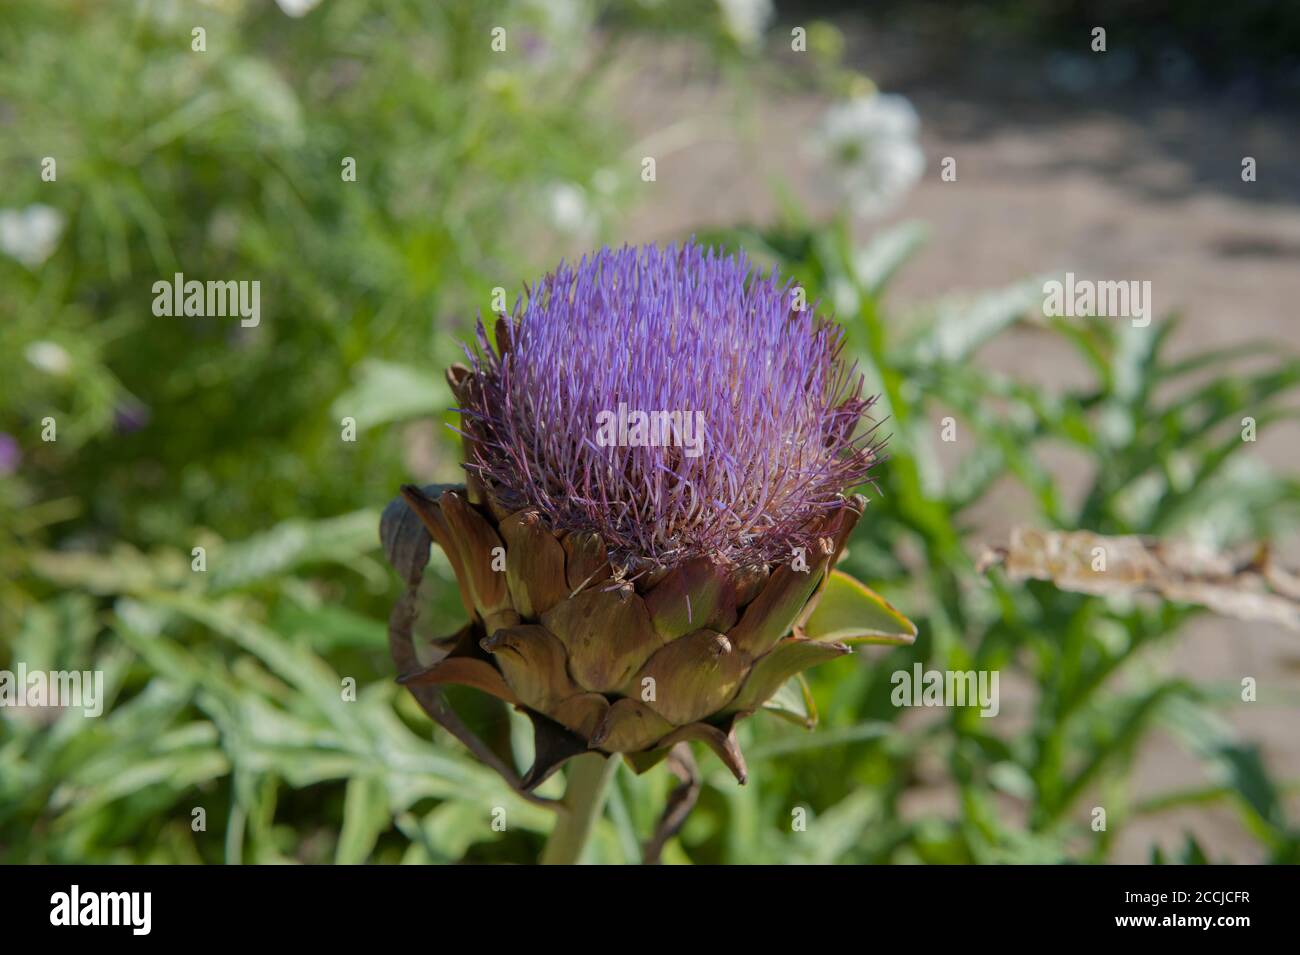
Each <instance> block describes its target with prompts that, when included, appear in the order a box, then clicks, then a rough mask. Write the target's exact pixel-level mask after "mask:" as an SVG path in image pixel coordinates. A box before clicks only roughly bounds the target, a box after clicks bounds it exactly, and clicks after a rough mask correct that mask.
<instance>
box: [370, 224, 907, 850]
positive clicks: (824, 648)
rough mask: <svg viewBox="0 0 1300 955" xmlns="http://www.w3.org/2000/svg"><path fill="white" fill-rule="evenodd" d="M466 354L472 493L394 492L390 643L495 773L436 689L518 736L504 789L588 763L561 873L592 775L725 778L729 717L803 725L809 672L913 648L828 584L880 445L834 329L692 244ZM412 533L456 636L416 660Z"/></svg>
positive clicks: (786, 290) (534, 313) (510, 323)
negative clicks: (521, 745)
mask: <svg viewBox="0 0 1300 955" xmlns="http://www.w3.org/2000/svg"><path fill="white" fill-rule="evenodd" d="M466 355H467V363H466V364H464V365H456V366H453V367H452V368H451V369H450V370H449V372H448V380H449V382H450V384H451V387H452V389H453V391H454V393H455V396H456V399H457V402H458V405H459V407H458V410H459V413H460V419H461V424H460V428H459V431H460V433H461V434H462V436H463V439H464V449H465V460H464V469H465V473H466V479H465V484H464V485H463V486H457V487H445V486H439V487H430V488H425V489H421V488H417V487H414V486H406V487H404V488H403V489H402V493H403V497H402V498H401V499H399V500H398V501H395V502H394V503H393V505H390V508H389V510H388V512H386V515H385V527H384V535H383V536H384V539H385V544H386V546H387V548H388V553H389V556H390V559H392V561H393V563H394V564H395V566H397V567H398V569H399V571H401V572H402V573H403V576H405V577H406V579H407V581H408V585H409V588H408V593H407V595H406V597H405V598H404V600H403V603H402V604H401V605H399V607H398V608H397V610H396V611H395V613H394V617H393V646H394V651H395V654H396V656H397V660H398V664H399V666H400V667H401V668H402V669H403V672H402V673H401V674H400V677H399V678H400V680H401V681H402V682H403V683H405V684H406V685H407V686H408V687H410V688H411V689H412V691H413V692H416V694H417V698H418V699H420V701H421V702H422V703H423V704H424V705H425V708H426V709H427V710H429V712H430V713H431V714H432V715H434V716H435V718H438V719H439V720H440V722H443V724H444V725H446V726H448V728H450V729H452V731H453V732H455V733H456V735H458V736H459V737H460V738H462V739H463V740H465V741H466V742H467V744H469V745H471V747H472V748H474V749H475V752H476V753H478V754H479V755H480V756H481V757H483V758H485V759H487V760H488V761H489V762H490V763H492V764H493V765H495V766H496V767H497V768H498V769H499V770H501V771H502V772H503V773H504V774H506V775H507V778H512V777H511V770H510V767H509V765H508V764H506V762H505V761H504V760H503V759H501V757H500V756H499V755H497V754H494V753H492V752H491V750H490V747H488V746H487V745H486V744H484V743H483V742H482V741H481V740H477V739H474V738H473V737H472V734H470V733H469V732H468V730H467V728H466V727H465V726H464V724H461V723H459V722H456V721H455V718H454V716H453V715H452V714H451V713H450V711H449V709H448V708H447V706H446V704H445V700H444V699H443V698H442V697H441V695H440V694H439V693H438V692H437V689H436V688H438V687H441V686H445V685H449V684H459V685H464V686H469V687H473V688H475V689H477V690H479V691H482V692H484V693H487V694H489V695H491V696H493V697H496V698H497V699H499V700H502V701H504V702H505V703H507V704H510V705H513V706H516V707H518V708H519V709H521V710H522V711H523V712H524V713H526V714H527V715H528V716H529V717H530V718H531V720H532V723H533V726H534V728H535V730H536V731H537V738H536V754H537V755H536V761H535V763H534V765H533V766H532V768H531V769H530V770H529V771H528V772H527V773H526V774H525V775H524V776H523V777H522V778H519V779H518V781H517V782H518V788H519V789H520V790H521V791H523V792H530V791H531V790H532V789H533V788H534V787H536V786H537V785H538V784H539V783H540V782H541V781H542V780H543V779H545V778H546V777H547V776H548V775H549V774H550V773H551V772H553V771H554V770H555V769H556V768H557V767H558V766H560V765H561V764H562V763H563V762H565V761H566V760H567V759H570V758H572V757H574V756H578V755H580V754H591V755H590V756H589V757H584V759H585V761H584V762H583V763H582V764H580V766H579V767H577V768H575V770H574V772H573V773H572V774H571V778H570V797H566V802H565V804H564V808H565V810H566V816H565V819H569V820H573V819H577V820H578V822H577V823H576V824H575V825H574V827H573V832H570V835H569V836H568V837H565V840H566V845H567V847H568V848H567V850H566V851H564V852H558V853H551V856H552V858H553V859H555V860H556V861H561V860H565V859H569V860H571V859H572V858H576V853H577V851H579V850H580V848H581V842H582V839H583V838H584V837H585V832H586V829H585V828H583V827H584V826H585V827H587V828H589V826H590V816H591V813H592V812H593V811H594V808H593V807H594V806H596V805H598V804H599V791H600V788H601V784H602V780H603V778H604V777H605V776H606V775H607V774H608V771H609V770H608V765H609V764H607V763H606V760H607V758H608V757H610V756H615V755H617V756H621V757H622V758H624V759H625V760H626V761H627V763H628V764H629V765H630V766H631V767H632V768H633V769H634V770H635V771H637V772H644V771H646V770H647V769H649V768H650V767H652V766H654V765H655V764H656V763H658V762H659V761H661V760H662V759H664V758H665V757H666V756H667V755H668V754H669V753H670V751H672V750H673V748H674V747H678V746H680V744H684V743H687V742H690V741H696V742H701V743H703V744H705V746H707V747H708V748H709V749H710V750H712V751H713V752H714V753H715V754H716V755H717V756H718V758H719V759H721V761H722V762H723V763H724V764H725V765H726V766H727V768H728V769H729V770H730V771H731V772H732V774H733V775H734V776H735V778H736V779H737V781H739V782H741V783H744V782H745V780H746V777H747V770H746V766H745V760H744V756H743V754H742V753H741V751H740V747H739V745H738V743H737V740H736V734H735V726H736V723H737V722H738V721H739V720H741V719H743V718H744V717H746V716H749V715H751V714H753V713H756V712H758V711H759V710H762V709H770V710H772V711H774V712H777V713H780V714H784V715H786V716H787V717H791V718H793V719H795V720H797V721H799V722H802V723H804V724H806V725H808V726H811V725H812V724H813V722H814V721H815V708H814V707H813V706H812V701H811V697H810V695H809V693H808V689H807V686H806V685H805V684H804V683H803V680H802V677H801V676H800V674H801V673H802V672H803V671H804V670H806V669H808V668H809V667H811V666H814V665H816V664H818V663H821V662H823V661H827V660H831V659H834V658H836V657H839V656H843V655H844V654H847V653H849V652H850V646H851V645H852V644H853V643H856V642H877V643H910V642H911V641H912V639H913V638H914V637H915V628H914V627H913V626H912V625H911V623H910V622H909V621H907V620H906V618H904V617H903V616H901V615H900V614H899V613H898V612H897V611H895V610H894V609H893V608H892V607H890V606H889V605H888V604H887V603H886V602H885V601H884V600H883V599H881V598H880V597H879V596H877V595H876V594H874V593H872V592H871V591H870V590H868V589H867V588H866V587H864V586H863V585H862V584H860V583H858V582H857V581H854V580H852V579H851V578H849V577H847V576H846V575H844V574H843V573H841V572H839V571H837V570H835V569H834V568H835V564H836V562H837V561H838V559H839V558H840V556H841V555H842V554H843V553H844V550H845V546H846V544H847V542H848V539H849V536H850V534H851V533H852V531H853V528H854V527H855V525H856V524H857V522H858V521H859V519H860V518H861V517H862V515H863V512H864V509H865V507H866V503H867V501H866V498H865V497H864V496H863V495H861V494H858V493H854V489H855V488H858V487H861V486H863V485H864V484H866V483H868V482H869V481H870V476H871V471H872V469H873V467H874V466H875V465H876V464H877V463H878V462H879V461H880V445H879V443H878V442H876V441H875V440H874V435H875V433H876V426H875V424H873V423H872V422H871V419H870V416H869V409H870V407H871V400H870V399H869V398H867V397H864V395H863V381H862V377H861V375H859V374H858V373H857V371H856V368H855V366H853V365H852V364H850V363H849V362H848V361H847V360H846V358H845V357H844V339H843V334H842V331H841V329H840V328H839V327H838V326H837V325H835V324H834V323H833V322H831V321H829V320H827V319H825V318H823V317H819V316H818V315H817V314H816V309H815V307H806V306H805V305H804V301H803V296H802V290H801V289H799V288H798V287H797V286H795V285H794V284H793V283H792V282H790V281H788V280H782V279H781V277H780V276H779V275H778V274H777V273H776V272H775V271H773V272H772V273H771V274H769V275H767V276H766V277H764V276H763V275H761V274H760V273H759V272H758V271H757V270H756V269H755V267H754V266H753V265H752V264H751V262H750V261H749V260H748V259H747V258H746V257H745V256H743V255H739V256H734V257H724V256H721V255H719V254H716V253H715V252H713V251H711V250H709V249H706V248H703V247H701V246H699V245H696V244H694V243H688V244H686V245H684V246H682V247H680V248H678V247H675V246H669V247H667V248H664V249H658V248H655V247H644V248H630V247H625V248H623V249H620V250H617V251H614V250H610V249H603V250H601V251H600V252H598V253H596V254H595V255H593V256H590V257H588V258H584V259H583V260H582V261H581V262H580V263H578V264H577V265H576V266H573V267H568V266H561V267H560V268H558V269H557V270H556V271H554V272H553V273H551V274H549V275H547V276H545V277H544V278H543V279H542V280H541V281H540V282H538V283H536V284H535V285H534V286H533V287H532V288H531V290H529V293H528V294H527V296H526V297H524V298H522V299H521V300H520V302H519V304H518V305H517V307H516V308H515V310H514V313H513V314H512V315H500V316H498V317H497V318H496V321H495V324H494V327H493V329H492V333H491V334H489V331H488V328H487V326H486V325H485V324H484V323H483V322H482V321H481V320H480V322H479V324H478V327H477V334H476V342H475V344H474V346H473V347H470V348H467V349H466ZM615 422H617V423H615ZM412 517H414V518H418V523H417V522H416V521H415V520H413V519H412ZM420 528H422V531H421V530H420ZM425 535H427V536H425ZM430 539H431V540H432V541H433V542H434V543H436V544H437V545H438V546H439V547H440V548H441V549H442V550H443V552H444V553H445V554H446V556H447V560H448V561H449V563H450V564H451V567H452V569H453V571H454V572H455V576H456V580H457V583H458V584H459V590H460V596H461V600H462V602H463V604H464V608H465V612H466V614H467V616H468V618H469V621H468V623H466V624H465V626H463V627H462V628H461V629H460V630H459V631H458V632H457V633H456V634H454V635H453V636H452V637H449V638H447V639H446V640H444V641H440V642H438V643H436V644H434V645H433V646H431V647H427V648H421V649H420V650H417V649H416V648H415V647H414V646H412V645H411V644H410V638H411V629H412V628H411V624H412V622H413V620H414V617H415V614H416V613H417V610H418V600H417V597H416V588H417V587H418V584H419V579H420V575H421V573H422V570H423V566H424V561H425V560H427V554H428V551H427V548H428V543H429V540H430ZM421 548H423V551H422V550H421ZM609 763H612V760H610V761H609ZM583 767H588V769H585V770H584V769H583ZM512 781H514V779H513V778H512ZM575 793H576V796H575ZM579 803H581V805H579ZM563 821H564V820H562V823H563ZM564 828H565V827H564V825H563V824H562V825H561V827H560V828H559V829H557V832H560V831H561V830H563V829H564ZM574 832H576V833H577V835H574V834H573V833H574Z"/></svg>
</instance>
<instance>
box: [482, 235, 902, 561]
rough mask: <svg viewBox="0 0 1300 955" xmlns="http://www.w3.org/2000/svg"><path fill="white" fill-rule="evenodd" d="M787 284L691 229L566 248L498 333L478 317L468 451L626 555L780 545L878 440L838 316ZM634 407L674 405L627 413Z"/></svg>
mask: <svg viewBox="0 0 1300 955" xmlns="http://www.w3.org/2000/svg"><path fill="white" fill-rule="evenodd" d="M793 288H794V283H792V282H790V281H789V280H785V281H782V280H781V279H780V277H779V276H778V275H777V273H776V271H775V270H773V272H772V274H771V275H769V276H768V277H766V278H764V277H763V276H761V275H760V274H758V273H757V271H756V270H755V268H754V266H753V265H752V264H751V262H750V261H749V259H748V258H747V257H746V256H745V255H744V254H743V253H742V254H741V255H739V256H733V257H724V256H722V255H720V254H718V253H716V252H715V251H714V250H711V249H705V248H702V247H700V246H698V245H696V244H695V243H694V242H690V243H687V244H686V245H685V246H683V247H681V248H677V247H676V246H671V245H670V246H668V247H667V248H665V249H659V248H656V247H655V246H645V247H642V248H639V249H638V248H632V247H627V246H625V247H624V248H622V249H619V250H617V251H615V250H611V249H608V248H605V249H601V250H600V251H599V252H597V253H595V254H594V255H593V256H590V257H584V258H583V260H582V261H581V262H580V263H579V264H578V265H577V267H576V268H574V267H570V266H566V265H563V264H562V265H561V266H560V267H559V268H558V269H557V270H556V271H554V272H553V273H551V274H549V275H547V276H545V277H544V278H543V279H542V280H541V281H540V282H539V283H537V285H536V286H535V287H534V288H533V289H531V290H530V291H529V294H528V295H527V297H526V300H524V299H521V301H520V302H519V303H518V305H517V306H516V308H515V312H514V315H513V316H512V317H510V318H506V317H504V316H502V317H501V319H500V321H499V322H498V324H497V329H496V340H497V344H498V348H497V349H494V348H493V347H492V345H491V344H490V342H489V339H488V334H487V330H486V329H485V328H484V326H483V323H482V321H481V320H480V322H479V324H478V335H477V337H478V348H477V350H475V351H468V350H467V351H468V353H469V358H470V364H471V369H470V374H469V375H468V376H467V379H468V380H467V381H466V382H465V384H466V386H467V387H465V388H464V389H463V392H462V404H463V405H464V407H462V408H461V409H460V410H461V411H462V415H463V417H462V422H463V427H464V429H465V434H466V436H467V437H468V438H469V439H470V445H471V448H472V450H471V453H470V455H469V458H470V459H469V461H467V463H466V468H467V469H468V470H469V471H470V472H471V473H472V474H473V475H475V476H476V477H478V478H480V479H481V480H482V481H483V482H484V483H485V484H486V485H487V487H488V489H489V490H490V492H491V493H492V494H493V495H494V496H495V497H496V498H497V499H498V501H500V503H501V504H502V505H503V506H505V507H506V508H508V509H510V510H516V509H519V508H523V507H528V506H532V507H536V508H538V509H539V510H540V511H541V513H542V514H543V516H544V517H545V518H546V519H547V520H548V521H549V522H550V523H551V525H552V526H553V527H554V528H555V529H556V530H560V531H572V532H580V531H593V532H595V533H597V534H599V535H600V536H601V538H603V539H604V541H605V543H606V546H607V547H608V548H609V552H610V555H611V557H612V558H613V559H614V560H615V562H616V563H618V564H621V565H623V566H632V565H637V564H641V563H642V562H646V563H649V564H651V565H665V564H669V563H676V562H678V561H681V560H685V559H688V558H692V557H698V556H709V557H711V558H712V559H714V560H715V561H719V562H729V563H735V564H740V565H752V564H757V563H767V562H771V561H777V560H785V559H788V558H789V556H790V553H791V548H792V547H795V546H800V545H803V544H807V543H809V542H810V541H811V538H812V537H814V536H816V529H817V524H818V521H819V520H820V519H821V518H822V517H823V516H824V515H825V514H826V513H827V512H828V511H829V510H830V509H831V508H833V507H834V506H835V505H836V504H837V503H838V502H840V501H841V500H842V499H843V498H842V495H843V493H844V492H845V491H847V490H848V489H850V488H852V487H855V486H856V485H859V484H861V483H863V482H864V481H865V480H867V477H868V472H869V470H870V468H871V466H872V464H873V463H874V462H875V460H876V452H877V450H878V447H877V446H875V445H873V444H871V442H870V434H871V429H866V430H865V431H864V430H863V429H861V425H862V422H863V419H864V418H865V416H866V412H867V410H868V408H869V407H870V405H871V400H869V399H865V398H863V397H862V378H861V376H860V375H859V374H857V370H856V366H853V365H848V364H846V363H845V361H844V360H843V359H842V357H841V352H842V351H843V347H844V342H843V333H842V330H841V329H840V328H839V326H837V325H835V324H834V323H832V322H830V321H828V320H826V319H824V318H818V317H816V316H815V314H814V308H813V307H811V306H810V307H807V308H805V309H803V310H802V311H794V310H792V302H793V299H792V290H793ZM638 412H641V413H645V414H646V415H647V416H651V415H652V413H656V412H667V413H669V414H667V415H661V416H660V417H658V418H654V417H651V421H650V424H649V426H648V427H642V428H640V430H638V429H637V428H636V427H635V426H629V425H628V424H627V422H628V421H633V422H635V421H636V420H637V419H636V418H635V414H636V413H638ZM673 412H680V417H678V418H673V417H672V416H671V413H673ZM613 420H617V421H618V424H617V425H616V426H614V425H611V424H610V422H611V421H613ZM640 421H641V423H642V424H643V425H644V424H645V419H644V418H642V419H640ZM696 422H698V423H699V425H700V426H701V429H702V434H700V435H698V437H697V436H696V435H694V434H692V433H691V430H690V429H691V426H692V424H693V423H696ZM602 425H606V426H608V427H606V428H605V429H604V430H603V431H602ZM647 433H648V434H649V435H651V436H652V437H651V438H650V441H649V442H647V441H646V436H647ZM613 435H616V436H617V440H616V441H615V442H614V443H613V444H612V445H611V443H610V438H611V436H613ZM691 438H695V444H694V446H692V443H691V440H689V439H691ZM656 439H659V440H656Z"/></svg>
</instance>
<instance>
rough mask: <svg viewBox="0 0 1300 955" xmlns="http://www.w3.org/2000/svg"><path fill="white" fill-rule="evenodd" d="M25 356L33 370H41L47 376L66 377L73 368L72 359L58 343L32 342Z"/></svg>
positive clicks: (25, 351)
mask: <svg viewBox="0 0 1300 955" xmlns="http://www.w3.org/2000/svg"><path fill="white" fill-rule="evenodd" d="M23 356H24V357H25V358H26V359H27V361H28V363H29V364H31V366H32V367H33V368H39V369H40V370H41V371H43V372H45V373H46V374H47V375H66V374H67V373H68V370H69V369H70V368H71V367H72V359H71V357H69V355H68V353H67V351H66V350H65V349H64V347H63V346H62V345H59V344H57V343H56V342H47V341H39V342H32V343H31V344H30V345H28V346H27V347H26V348H25V349H23Z"/></svg>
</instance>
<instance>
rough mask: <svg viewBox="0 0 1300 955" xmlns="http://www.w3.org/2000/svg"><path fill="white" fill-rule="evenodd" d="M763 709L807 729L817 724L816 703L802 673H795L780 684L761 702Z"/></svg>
mask: <svg viewBox="0 0 1300 955" xmlns="http://www.w3.org/2000/svg"><path fill="white" fill-rule="evenodd" d="M763 709H765V710H767V711H768V712H769V713H771V714H773V715H774V716H779V717H781V719H783V720H789V721H790V722H791V723H794V724H796V725H797V726H803V727H805V728H807V729H812V728H813V727H814V726H816V725H817V703H816V701H814V700H813V697H812V691H811V690H810V689H808V681H806V680H805V679H804V678H803V674H802V673H796V674H795V675H794V676H792V677H791V678H790V679H788V680H786V681H785V683H783V684H781V688H780V689H779V690H777V691H776V692H775V693H773V694H772V696H771V698H770V699H769V700H768V701H767V702H766V703H764V704H763Z"/></svg>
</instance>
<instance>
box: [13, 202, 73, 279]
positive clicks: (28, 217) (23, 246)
mask: <svg viewBox="0 0 1300 955" xmlns="http://www.w3.org/2000/svg"><path fill="white" fill-rule="evenodd" d="M61 235H63V213H62V212H60V211H59V210H58V209H54V208H51V207H50V206H44V205H41V204H40V203H35V204H34V205H30V206H27V207H26V208H25V209H0V252H3V253H4V254H5V255H8V256H10V257H12V258H15V259H17V260H18V261H19V262H21V263H22V264H23V265H25V266H27V267H28V268H29V269H35V268H37V267H39V266H40V265H41V263H43V262H44V261H45V260H46V259H48V258H49V257H50V256H51V255H53V254H54V250H55V248H57V247H58V244H59V236H61Z"/></svg>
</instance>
